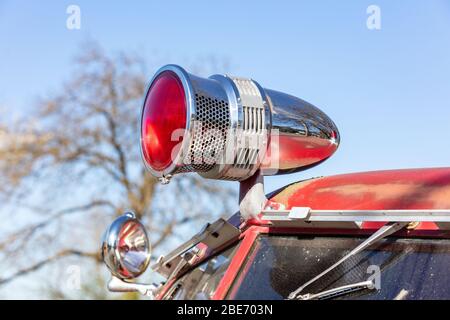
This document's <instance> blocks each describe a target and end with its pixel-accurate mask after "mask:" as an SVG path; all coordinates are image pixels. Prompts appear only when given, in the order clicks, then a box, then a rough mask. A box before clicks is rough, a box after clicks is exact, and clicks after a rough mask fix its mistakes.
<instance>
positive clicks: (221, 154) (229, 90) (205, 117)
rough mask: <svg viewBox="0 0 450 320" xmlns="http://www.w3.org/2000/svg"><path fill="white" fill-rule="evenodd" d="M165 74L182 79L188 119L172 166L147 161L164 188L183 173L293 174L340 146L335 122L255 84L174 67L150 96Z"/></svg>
mask: <svg viewBox="0 0 450 320" xmlns="http://www.w3.org/2000/svg"><path fill="white" fill-rule="evenodd" d="M165 71H171V72H173V73H175V74H176V76H177V77H178V78H179V79H180V81H181V83H182V85H183V88H184V92H185V98H186V106H187V114H186V131H185V134H184V136H183V141H182V143H181V148H180V150H179V152H178V153H176V155H175V156H174V157H173V162H172V164H171V165H170V166H169V167H167V168H165V169H164V170H162V171H158V170H155V169H154V168H152V167H151V166H150V165H149V164H148V163H146V162H145V160H144V162H145V163H146V166H147V168H148V169H149V170H150V172H151V173H152V174H153V175H154V176H156V177H158V178H160V180H161V181H163V182H168V180H169V179H170V178H171V177H172V176H173V175H174V174H177V173H181V172H197V173H199V174H200V175H201V176H203V177H205V178H210V179H221V180H238V181H242V180H245V179H247V178H249V177H251V176H252V175H253V174H254V173H255V172H256V171H257V170H258V169H261V172H262V174H263V175H277V174H285V173H292V172H296V171H301V170H304V169H306V168H308V167H311V166H313V165H315V164H318V163H320V162H322V161H324V160H325V159H327V158H328V157H330V156H331V155H332V154H333V153H334V152H335V151H336V149H337V147H338V145H339V132H338V129H337V127H336V125H335V124H334V123H333V121H332V120H331V119H330V118H329V117H328V116H327V115H326V114H325V113H323V112H322V111H320V110H319V109H318V108H316V107H314V106H313V105H311V104H309V103H307V102H305V101H303V100H301V99H299V98H296V97H294V96H291V95H288V94H285V93H281V92H277V91H274V90H269V89H264V88H262V87H261V86H260V85H259V84H258V83H257V82H256V81H254V80H252V79H248V78H237V77H231V76H227V75H213V76H211V77H209V78H201V77H198V76H195V75H192V74H189V73H187V72H186V71H185V70H184V69H183V68H181V67H179V66H176V65H167V66H164V67H162V68H161V69H159V70H158V72H157V73H156V74H155V76H154V77H153V79H152V81H151V82H150V84H149V86H148V90H149V89H150V88H151V84H152V82H153V81H154V80H155V79H156V78H157V77H158V75H159V74H161V73H162V72H165ZM147 93H148V92H147ZM146 96H147V94H146ZM144 108H145V101H144V106H143V109H142V110H143V111H144ZM142 114H143V113H142ZM141 121H142V117H141ZM141 139H142V134H141ZM141 145H142V144H141Z"/></svg>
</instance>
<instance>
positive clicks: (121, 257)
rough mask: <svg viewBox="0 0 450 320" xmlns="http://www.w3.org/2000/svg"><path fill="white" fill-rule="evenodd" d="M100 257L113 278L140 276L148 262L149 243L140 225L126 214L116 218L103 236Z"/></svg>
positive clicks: (129, 213)
mask: <svg viewBox="0 0 450 320" xmlns="http://www.w3.org/2000/svg"><path fill="white" fill-rule="evenodd" d="M102 257H103V261H104V262H105V264H106V266H107V267H108V269H109V270H110V271H111V273H112V274H113V276H115V277H117V278H120V279H132V278H136V277H138V276H140V275H141V274H142V273H144V271H145V270H146V269H147V267H148V264H149V262H150V241H149V239H148V236H147V233H146V231H145V228H144V226H143V225H142V223H141V222H140V221H139V220H138V219H136V217H135V215H134V214H133V213H131V212H127V213H125V214H124V215H122V216H120V217H118V218H117V219H116V220H114V221H113V223H112V224H111V225H110V226H109V228H108V229H107V230H106V232H105V234H104V235H103V244H102Z"/></svg>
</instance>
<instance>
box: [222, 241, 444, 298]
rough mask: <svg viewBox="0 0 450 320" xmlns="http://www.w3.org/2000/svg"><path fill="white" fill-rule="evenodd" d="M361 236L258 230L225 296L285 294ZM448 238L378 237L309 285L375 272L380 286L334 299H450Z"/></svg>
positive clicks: (320, 287) (335, 283) (323, 286)
mask: <svg viewBox="0 0 450 320" xmlns="http://www.w3.org/2000/svg"><path fill="white" fill-rule="evenodd" d="M365 239H366V238H354V237H314V236H301V237H296V236H260V237H259V238H258V239H257V240H256V241H255V244H254V247H253V250H252V252H251V253H250V255H249V257H248V258H247V266H246V267H244V268H243V269H242V270H241V273H240V275H239V276H238V278H237V279H236V280H235V283H234V285H233V288H232V289H231V291H230V293H229V296H228V298H230V299H286V298H287V297H288V295H289V294H290V293H291V292H292V291H294V290H295V289H297V288H298V286H299V285H300V284H303V283H306V282H307V281H308V280H310V279H311V278H313V277H315V276H316V275H317V274H318V272H320V271H321V270H325V269H326V268H328V267H329V266H330V265H332V264H333V263H335V262H336V261H338V260H339V259H340V258H342V257H343V256H345V255H346V254H348V253H349V252H350V251H351V250H352V249H353V248H355V247H356V246H358V245H359V244H360V243H361V242H363V241H364V240H365ZM449 265H450V241H449V240H442V239H440V240H432V239H394V238H388V239H383V240H380V241H379V242H377V243H376V244H374V245H373V246H371V247H369V248H368V249H366V250H364V251H363V252H361V253H358V254H356V255H355V256H352V257H351V258H349V259H348V260H347V261H345V262H344V263H342V264H341V265H339V266H338V267H336V269H334V270H333V271H331V272H330V273H328V274H326V275H325V276H324V277H323V278H321V279H319V280H317V282H314V283H312V284H311V285H310V286H308V289H307V290H305V292H306V291H307V292H312V293H317V292H322V291H324V290H327V289H332V288H336V287H340V286H345V285H348V284H352V283H358V282H361V281H367V279H368V277H371V276H375V277H379V279H378V280H379V284H380V289H379V290H360V291H356V292H352V293H349V294H346V295H342V296H338V297H336V299H399V298H400V299H450V289H449V288H450V274H449V273H448V266H449Z"/></svg>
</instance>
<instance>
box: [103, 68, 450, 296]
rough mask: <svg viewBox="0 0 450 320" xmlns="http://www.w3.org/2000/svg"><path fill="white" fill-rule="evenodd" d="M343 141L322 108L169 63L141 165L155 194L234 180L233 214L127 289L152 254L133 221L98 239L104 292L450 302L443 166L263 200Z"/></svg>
mask: <svg viewBox="0 0 450 320" xmlns="http://www.w3.org/2000/svg"><path fill="white" fill-rule="evenodd" d="M339 143H340V135H339V131H338V129H337V127H336V125H335V124H334V123H333V121H332V120H331V119H330V118H329V117H328V116H327V115H326V114H325V113H323V112H322V111H321V110H319V109H318V108H316V107H315V106H313V105H311V104H310V103H307V102H305V101H304V100H301V99H299V98H296V97H294V96H291V95H288V94H285V93H282V92H278V91H274V90H270V89H266V88H263V87H262V86H260V85H259V84H258V83H257V82H256V81H255V80H252V79H247V78H238V77H231V76H226V75H214V76H211V77H209V78H201V77H197V76H195V75H192V74H189V73H187V72H186V71H185V70H184V69H182V68H181V67H179V66H176V65H167V66H164V67H162V68H161V69H160V70H159V71H158V72H157V73H156V75H155V76H154V77H153V79H152V80H151V81H150V84H149V87H148V90H147V93H146V95H145V98H144V103H143V108H142V116H141V147H142V148H141V149H142V158H143V162H144V164H145V166H146V167H147V168H148V170H149V171H150V172H151V173H152V174H153V175H154V176H155V177H156V178H158V179H159V180H160V181H161V183H163V184H167V183H169V182H170V180H171V179H172V178H173V179H176V178H177V177H176V175H177V174H179V173H190V172H191V173H198V174H200V175H201V176H202V177H203V178H207V179H220V180H229V181H237V182H239V184H240V195H239V201H240V203H239V208H240V210H239V212H238V213H236V214H234V215H232V216H231V217H230V218H229V219H218V220H217V221H215V222H213V223H211V224H207V225H206V226H205V227H204V228H203V229H202V230H200V231H199V232H198V233H197V234H196V235H194V236H193V237H192V238H191V239H190V240H189V241H187V242H185V243H183V244H182V245H180V246H179V247H178V248H177V249H175V250H174V251H172V252H170V253H168V254H167V255H164V256H162V257H160V258H159V259H157V260H156V261H155V262H154V263H153V265H152V266H151V268H152V270H153V271H154V272H158V273H159V274H160V275H162V276H163V277H165V279H166V280H165V281H164V282H162V283H161V284H159V285H147V284H141V283H136V282H134V280H133V279H135V278H136V277H138V276H139V275H141V274H142V273H143V272H144V271H145V270H146V268H147V267H148V265H149V264H150V243H149V240H148V237H147V234H146V231H145V229H144V227H143V226H142V224H141V223H140V222H139V221H138V220H137V219H136V218H135V217H134V215H133V213H130V212H128V213H125V214H124V215H123V216H121V217H119V218H117V219H116V220H115V221H114V222H113V223H112V224H111V225H110V227H109V228H108V229H107V231H106V232H105V236H104V240H103V245H102V254H103V258H104V261H105V264H106V265H107V266H108V268H109V270H110V271H111V273H112V278H111V280H110V282H109V283H108V288H109V290H111V291H118V292H124V291H138V292H140V293H142V294H144V295H147V296H149V297H152V298H155V299H255V300H259V299H262V300H272V299H294V300H316V299H395V300H403V299H408V300H416V299H450V274H449V273H448V272H447V271H448V269H447V268H448V266H449V265H450V242H449V241H450V240H449V236H450V168H434V169H409V170H392V171H378V172H364V173H352V174H344V175H337V176H329V177H319V178H312V179H308V180H303V181H299V182H296V183H293V184H290V185H287V186H286V187H283V188H281V189H280V190H277V191H275V192H273V193H271V194H269V195H266V194H265V192H264V177H265V176H272V175H279V174H289V173H293V172H298V171H302V170H306V169H308V168H310V167H312V166H315V165H317V164H320V163H321V162H322V161H325V160H326V159H327V158H329V157H330V156H331V155H332V154H333V153H334V152H335V151H336V150H337V148H338V146H339Z"/></svg>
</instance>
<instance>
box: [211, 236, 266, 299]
mask: <svg viewBox="0 0 450 320" xmlns="http://www.w3.org/2000/svg"><path fill="white" fill-rule="evenodd" d="M258 234H259V232H258V229H257V227H256V228H249V229H247V230H246V231H245V232H244V233H242V235H241V238H243V240H242V241H241V243H240V244H239V248H238V250H237V251H236V253H235V254H234V257H233V260H232V261H231V263H230V265H229V266H228V269H227V271H226V272H225V274H224V276H223V278H222V280H221V281H220V283H219V286H218V287H217V290H216V292H215V294H214V297H213V300H223V299H224V298H225V295H226V294H227V292H228V290H229V288H230V287H231V285H232V284H233V281H234V279H236V276H237V274H238V272H239V270H240V269H241V266H242V265H243V264H244V262H245V260H246V259H247V257H248V254H249V252H250V250H251V248H252V246H253V243H254V241H255V239H256V237H257V236H258Z"/></svg>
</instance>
